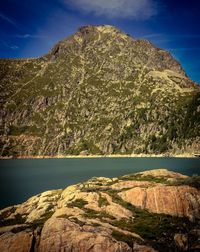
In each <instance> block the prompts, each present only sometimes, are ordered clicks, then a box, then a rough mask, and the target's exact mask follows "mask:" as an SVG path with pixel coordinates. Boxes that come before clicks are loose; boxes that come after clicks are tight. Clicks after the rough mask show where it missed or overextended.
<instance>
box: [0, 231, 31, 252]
mask: <svg viewBox="0 0 200 252" xmlns="http://www.w3.org/2000/svg"><path fill="white" fill-rule="evenodd" d="M32 241H33V234H32V232H28V231H22V232H19V233H17V234H14V233H10V232H8V233H5V234H3V235H1V236H0V251H1V252H30V251H31V246H32Z"/></svg>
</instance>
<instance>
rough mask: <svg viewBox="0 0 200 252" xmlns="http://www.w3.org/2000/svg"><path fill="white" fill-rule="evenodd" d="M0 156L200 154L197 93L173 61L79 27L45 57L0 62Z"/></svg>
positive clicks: (140, 43)
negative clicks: (0, 122) (0, 131)
mask: <svg viewBox="0 0 200 252" xmlns="http://www.w3.org/2000/svg"><path fill="white" fill-rule="evenodd" d="M0 65H1V72H0V74H1V76H2V78H1V102H2V107H3V109H2V111H1V115H2V118H1V121H2V124H3V126H2V127H1V129H2V137H1V146H2V149H1V155H2V156H7V155H9V156H12V155H16V156H21V155H22V156H23V155H25V156H26V155H47V156H48V155H55V156H56V155H68V154H73V155H77V154H81V153H85V154H99V155H102V154H104V155H105V154H139V153H141V154H144V153H146V154H150V153H156V154H160V153H165V154H167V155H168V154H172V153H183V152H187V153H190V155H193V154H192V153H194V152H196V151H197V150H198V149H199V148H200V141H199V137H200V136H199V132H200V121H199V118H200V110H199V106H200V99H199V87H198V86H197V85H196V84H195V83H194V82H193V81H191V80H190V79H189V78H188V77H187V75H186V74H185V72H184V70H183V68H182V67H181V65H180V63H179V62H178V61H177V60H176V59H174V58H173V57H172V55H171V54H170V53H169V52H167V51H165V50H162V49H159V48H156V47H155V46H154V45H153V44H151V43H150V42H148V41H146V40H136V39H133V38H131V37H130V36H128V35H127V34H125V33H123V32H121V31H119V30H118V29H117V28H115V27H112V26H109V25H104V26H84V27H82V28H80V29H79V30H78V31H77V32H76V33H75V34H73V35H71V36H70V37H68V38H67V39H64V40H62V41H60V42H59V43H58V44H56V45H55V47H54V48H53V49H52V50H51V51H50V53H49V54H47V55H46V56H44V57H41V58H39V59H32V60H29V61H27V60H25V59H24V60H20V61H16V60H11V59H10V60H3V59H2V60H0Z"/></svg>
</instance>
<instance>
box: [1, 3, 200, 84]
mask: <svg viewBox="0 0 200 252" xmlns="http://www.w3.org/2000/svg"><path fill="white" fill-rule="evenodd" d="M199 13H200V1H199V0H26V1H25V0H24V1H20V0H6V1H3V0H0V57H1V58H18V57H38V56H41V55H43V54H45V53H47V52H48V51H49V50H50V48H52V46H53V45H54V44H55V43H56V42H57V41H59V40H61V39H63V38H66V37H67V36H69V35H70V34H72V33H74V32H75V31H76V30H77V29H78V27H80V26H83V25H89V24H93V25H97V24H98V25H100V24H110V25H114V26H116V27H118V28H119V29H121V30H123V31H125V32H126V33H129V34H130V35H132V36H133V37H134V38H145V39H148V40H150V41H151V42H152V43H154V44H155V45H156V46H157V47H160V48H163V49H167V50H168V51H170V52H171V53H172V55H173V56H174V57H175V58H176V59H178V60H179V61H180V62H181V64H182V66H183V67H184V69H185V70H186V73H187V74H188V76H189V77H190V78H191V79H193V80H195V81H197V82H198V83H200V21H199Z"/></svg>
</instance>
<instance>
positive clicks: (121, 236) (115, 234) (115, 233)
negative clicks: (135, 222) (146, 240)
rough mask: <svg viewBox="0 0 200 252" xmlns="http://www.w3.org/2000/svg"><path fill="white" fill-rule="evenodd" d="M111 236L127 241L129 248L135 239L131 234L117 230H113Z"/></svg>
mask: <svg viewBox="0 0 200 252" xmlns="http://www.w3.org/2000/svg"><path fill="white" fill-rule="evenodd" d="M112 237H113V238H114V239H115V240H117V241H121V242H125V243H127V244H128V245H129V246H130V247H131V248H132V247H133V243H134V241H136V239H134V238H133V237H132V236H131V235H125V234H123V233H121V232H118V231H116V230H113V232H112ZM137 241H138V240H137Z"/></svg>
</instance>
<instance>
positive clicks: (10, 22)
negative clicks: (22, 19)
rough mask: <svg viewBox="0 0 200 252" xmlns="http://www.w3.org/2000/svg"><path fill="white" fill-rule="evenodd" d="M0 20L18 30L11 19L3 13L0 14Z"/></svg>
mask: <svg viewBox="0 0 200 252" xmlns="http://www.w3.org/2000/svg"><path fill="white" fill-rule="evenodd" d="M0 18H1V19H2V20H4V21H6V22H7V23H9V24H11V25H13V26H14V27H15V28H18V25H17V23H16V22H15V21H14V20H12V19H11V18H9V17H8V16H6V15H4V14H3V13H1V12H0Z"/></svg>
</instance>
